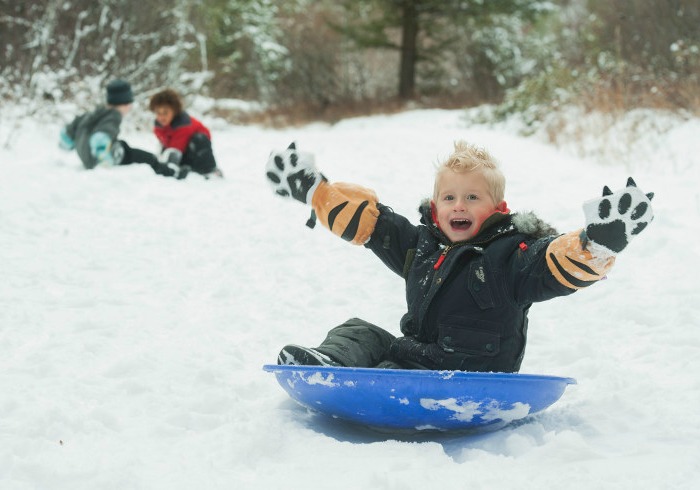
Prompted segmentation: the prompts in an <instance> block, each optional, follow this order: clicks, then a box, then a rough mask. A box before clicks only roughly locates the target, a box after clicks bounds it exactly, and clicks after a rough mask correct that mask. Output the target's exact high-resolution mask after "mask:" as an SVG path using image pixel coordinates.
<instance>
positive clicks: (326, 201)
mask: <svg viewBox="0 0 700 490" xmlns="http://www.w3.org/2000/svg"><path fill="white" fill-rule="evenodd" d="M266 175H267V180H268V183H269V184H270V185H271V186H272V190H273V191H274V192H275V193H276V194H277V195H278V196H281V197H285V198H291V199H296V200H297V201H300V202H302V203H304V204H310V205H311V206H312V208H313V210H314V213H315V215H316V217H318V220H319V221H320V222H321V224H323V226H325V227H326V228H328V229H329V230H331V231H332V232H333V234H335V235H337V236H339V237H341V238H343V239H344V240H346V241H349V242H351V243H354V244H356V245H363V244H365V243H367V241H368V240H369V239H370V237H371V236H372V232H374V227H375V225H376V223H377V217H378V216H379V211H378V209H377V202H378V199H377V196H376V194H375V193H374V191H371V190H369V189H365V188H364V187H360V186H358V185H355V184H345V183H341V182H336V183H330V182H328V180H327V179H326V178H325V177H324V176H323V174H321V172H319V171H318V169H317V168H316V165H315V164H314V156H313V154H311V153H307V152H301V151H298V150H297V148H296V144H295V143H292V144H291V145H289V147H287V149H286V150H283V151H277V152H274V151H273V152H272V153H271V154H270V158H269V159H268V161H267V166H266Z"/></svg>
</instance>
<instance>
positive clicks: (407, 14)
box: [399, 0, 418, 100]
mask: <svg viewBox="0 0 700 490" xmlns="http://www.w3.org/2000/svg"><path fill="white" fill-rule="evenodd" d="M417 39H418V12H417V10H416V0H404V1H403V2H402V25H401V63H400V66H399V98H400V99H402V100H408V99H411V98H413V96H414V91H415V85H416V58H417V53H416V42H417Z"/></svg>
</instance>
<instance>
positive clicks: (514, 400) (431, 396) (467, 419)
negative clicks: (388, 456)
mask: <svg viewBox="0 0 700 490" xmlns="http://www.w3.org/2000/svg"><path fill="white" fill-rule="evenodd" d="M263 369H264V370H265V371H269V372H272V373H274V374H275V376H277V381H278V382H279V384H280V385H281V386H282V388H284V389H285V390H286V391H287V393H288V394H289V396H291V397H292V398H293V399H294V400H296V401H297V402H299V403H300V404H301V405H303V406H304V407H306V408H309V409H311V410H314V411H317V412H321V413H323V414H326V415H329V416H331V417H336V418H339V419H344V420H348V421H350V422H355V423H358V424H362V425H366V426H370V427H374V428H378V429H383V430H401V431H402V430H411V431H424V430H434V431H452V430H467V429H477V428H479V429H487V430H492V429H493V430H495V429H500V428H501V427H503V426H505V425H507V424H508V423H510V422H513V421H515V420H519V419H522V418H524V417H527V416H528V415H531V414H533V413H537V412H540V411H542V410H544V409H545V408H547V407H548V406H550V405H551V404H553V403H554V402H556V401H557V400H558V399H559V398H560V397H561V396H562V394H563V393H564V390H565V389H566V386H567V385H569V384H576V380H575V379H573V378H560V377H557V376H544V375H537V374H512V373H473V372H464V371H422V370H402V369H374V368H348V367H326V366H278V365H272V364H268V365H265V366H263Z"/></svg>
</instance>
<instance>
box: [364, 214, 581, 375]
mask: <svg viewBox="0 0 700 490" xmlns="http://www.w3.org/2000/svg"><path fill="white" fill-rule="evenodd" d="M378 208H379V211H380V216H379V218H378V220H377V224H376V227H375V229H374V232H373V234H372V237H371V239H370V241H369V242H368V243H367V244H366V246H367V247H368V248H370V249H371V250H372V251H373V252H374V253H375V254H376V255H377V256H378V257H379V258H380V259H381V260H382V261H383V262H384V263H385V264H386V265H387V266H388V267H389V268H390V269H391V270H393V271H394V272H396V273H397V274H399V275H401V276H402V277H404V279H405V280H406V302H407V305H408V312H407V313H406V314H405V315H404V317H403V318H402V320H401V332H402V333H403V334H404V336H405V337H404V338H399V339H397V341H396V342H395V345H392V355H393V357H394V359H396V360H397V361H408V363H409V364H413V365H415V366H417V367H424V368H427V369H450V370H465V371H496V372H516V371H518V369H519V368H520V364H521V362H522V359H523V355H524V352H525V343H526V336H527V327H528V318H527V314H528V310H529V308H530V306H531V304H532V303H533V302H537V301H545V300H548V299H550V298H554V297H556V296H564V295H568V294H571V293H572V292H574V291H573V290H571V289H568V288H566V287H564V286H563V285H561V284H560V283H559V282H557V281H556V279H555V278H554V276H552V274H551V273H550V272H549V269H548V268H547V264H546V261H545V253H546V250H547V246H548V245H549V243H550V242H551V241H552V240H553V239H554V238H556V231H555V230H554V229H553V228H551V227H550V226H549V225H546V224H545V223H544V222H542V221H541V220H539V219H538V218H537V217H536V216H535V215H534V214H532V213H526V214H496V215H493V216H492V217H490V218H489V219H488V220H487V221H486V222H485V223H484V224H483V225H482V229H481V231H480V232H479V233H478V235H477V236H475V237H473V238H472V239H470V240H468V241H465V242H460V243H456V244H451V243H450V241H449V239H448V238H447V237H446V236H445V235H444V234H443V233H442V232H441V231H440V229H439V228H438V227H437V226H436V225H435V224H434V223H433V221H432V218H431V214H430V206H429V204H428V202H427V201H425V202H424V203H423V204H422V205H421V207H420V212H421V215H422V217H421V223H422V224H421V225H419V226H415V225H413V224H411V223H410V222H409V221H408V220H407V219H406V218H404V217H403V216H400V215H398V214H396V213H394V212H393V211H392V210H391V209H390V208H388V207H386V206H383V205H381V204H380V205H379V206H378ZM441 255H444V258H443V259H442V262H441V263H440V264H439V265H437V266H436V264H438V261H439V260H440V256H441Z"/></svg>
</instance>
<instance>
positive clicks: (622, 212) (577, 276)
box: [547, 177, 654, 289]
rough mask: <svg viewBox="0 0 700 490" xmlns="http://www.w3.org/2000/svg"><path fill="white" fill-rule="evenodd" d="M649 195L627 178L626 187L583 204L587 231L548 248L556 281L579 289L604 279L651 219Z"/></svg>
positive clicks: (606, 190) (559, 238)
mask: <svg viewBox="0 0 700 490" xmlns="http://www.w3.org/2000/svg"><path fill="white" fill-rule="evenodd" d="M653 197H654V194H653V193H652V192H650V193H648V194H644V193H643V192H642V191H641V190H640V189H639V188H638V187H637V184H636V183H635V182H634V180H632V178H631V177H630V178H629V179H628V180H627V186H626V187H625V188H624V189H621V190H619V191H616V192H612V191H611V190H610V189H609V188H608V187H607V186H605V187H604V188H603V195H602V197H599V198H596V199H591V200H590V201H586V202H585V203H584V204H583V212H584V215H585V220H586V227H585V228H584V229H583V230H579V231H574V232H571V233H567V234H565V235H562V236H560V237H558V238H556V239H555V240H553V241H552V242H551V243H550V244H549V246H548V247H547V266H548V268H549V270H550V271H551V272H552V274H553V275H554V277H555V278H556V279H557V281H558V282H559V283H561V284H563V285H564V286H566V287H567V288H569V289H580V288H583V287H586V286H589V285H591V284H593V283H594V282H596V281H598V280H600V279H602V278H603V277H605V274H606V273H607V272H608V270H610V268H611V267H612V266H613V264H614V262H615V256H616V255H617V254H618V253H620V252H622V251H623V250H624V249H625V248H626V247H627V245H629V243H630V241H631V240H632V239H633V238H634V237H635V236H637V235H638V234H639V233H641V232H642V230H644V229H645V228H646V227H647V225H648V224H649V223H650V222H651V221H652V220H653V219H654V213H653V211H652V208H651V199H652V198H653Z"/></svg>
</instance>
